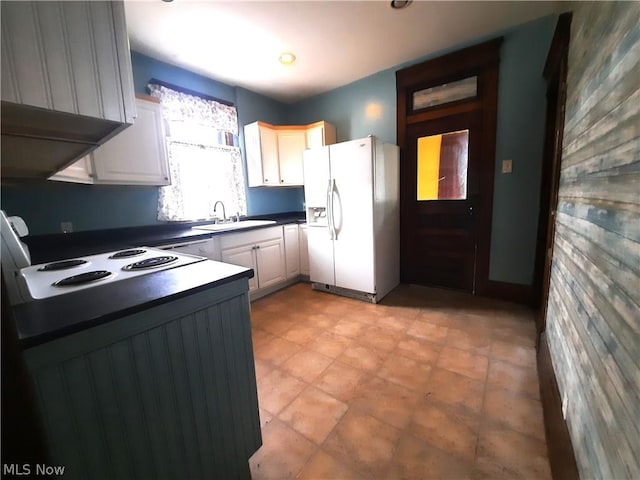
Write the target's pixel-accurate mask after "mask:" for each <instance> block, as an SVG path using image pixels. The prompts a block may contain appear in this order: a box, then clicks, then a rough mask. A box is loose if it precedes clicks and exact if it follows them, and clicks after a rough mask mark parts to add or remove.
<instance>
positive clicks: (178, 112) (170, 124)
mask: <svg viewBox="0 0 640 480" xmlns="http://www.w3.org/2000/svg"><path fill="white" fill-rule="evenodd" d="M148 87H149V90H150V92H151V95H152V96H154V97H156V98H158V99H159V100H160V104H161V105H162V112H163V117H164V120H165V124H166V127H167V128H166V131H167V151H168V155H169V174H170V178H171V185H168V186H166V187H161V188H160V190H159V194H158V220H164V221H181V220H191V221H194V220H206V219H211V218H213V217H214V216H215V214H214V205H215V202H216V201H218V200H220V201H222V202H223V203H224V205H225V207H226V213H227V215H228V216H229V215H235V214H240V215H246V211H247V207H246V205H247V203H246V195H245V187H244V175H243V172H242V157H241V155H240V148H239V147H238V146H237V135H238V114H237V111H236V108H235V107H233V106H228V105H224V104H222V103H218V102H215V101H212V100H205V99H202V98H199V97H195V96H193V95H188V94H186V93H182V92H177V91H175V90H171V89H169V88H167V87H164V86H160V85H155V84H149V85H148Z"/></svg>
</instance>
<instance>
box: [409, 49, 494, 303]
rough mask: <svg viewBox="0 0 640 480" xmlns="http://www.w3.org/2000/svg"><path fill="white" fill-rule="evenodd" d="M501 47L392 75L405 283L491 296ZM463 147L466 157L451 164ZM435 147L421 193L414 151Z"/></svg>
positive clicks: (426, 164)
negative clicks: (490, 274)
mask: <svg viewBox="0 0 640 480" xmlns="http://www.w3.org/2000/svg"><path fill="white" fill-rule="evenodd" d="M501 43H502V38H496V39H493V40H490V41H488V42H484V43H482V44H479V45H475V46H472V47H468V48H465V49H463V50H459V51H457V52H453V53H450V54H447V55H444V56H442V57H438V58H435V59H433V60H429V61H426V62H424V63H421V64H418V65H413V66H411V67H407V68H405V69H402V70H399V71H398V72H396V80H397V82H396V88H397V92H398V96H397V117H398V131H397V139H398V144H399V146H400V179H401V180H400V181H401V192H400V242H401V250H400V278H401V281H402V282H405V283H407V282H408V283H418V284H427V285H434V286H441V287H447V288H455V289H459V290H464V291H469V292H473V293H475V294H478V295H486V294H487V293H488V290H489V255H490V250H491V216H492V215H491V212H492V206H493V181H494V171H495V153H496V149H495V146H496V123H497V107H498V67H499V63H500V45H501ZM460 132H465V133H464V134H461V133H460ZM463 139H465V142H466V153H467V156H466V158H465V157H464V155H463V156H462V158H463V159H464V161H462V160H460V161H458V160H456V161H454V160H453V159H454V158H457V157H458V155H454V153H455V152H456V151H464V148H463V146H462V145H465V143H464V142H462V140H463ZM419 142H421V144H422V145H420V144H419ZM434 142H435V143H437V144H438V155H437V158H436V157H434V155H433V154H430V155H427V158H436V159H435V160H431V161H428V160H427V161H425V162H423V164H422V166H421V167H420V168H421V170H427V172H428V173H426V175H427V178H431V180H430V181H422V180H421V181H420V185H421V189H424V190H426V192H425V191H422V190H421V191H420V192H419V190H418V167H419V166H418V163H419V162H418V158H419V149H427V147H425V145H424V144H432V143H434ZM461 142H462V143H461ZM429 149H431V147H429ZM429 149H427V150H429ZM460 162H462V163H460ZM465 162H466V164H465ZM434 165H436V166H434ZM465 165H466V170H465V168H462V167H464V166H465ZM440 166H442V170H441V169H440ZM465 173H466V175H465ZM454 178H457V179H458V180H457V181H456V182H453V181H452V180H453V179H454ZM425 185H426V186H425ZM429 185H430V186H429Z"/></svg>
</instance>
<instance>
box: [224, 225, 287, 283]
mask: <svg viewBox="0 0 640 480" xmlns="http://www.w3.org/2000/svg"><path fill="white" fill-rule="evenodd" d="M220 256H221V260H222V261H223V262H225V263H231V264H234V265H240V266H242V267H247V268H252V269H253V271H254V274H255V275H254V277H253V278H252V279H251V280H250V281H249V290H250V291H251V292H254V291H257V290H263V289H265V288H269V287H273V286H275V285H277V284H279V283H282V282H285V281H286V280H287V276H286V268H285V253H284V238H283V234H282V227H280V226H278V227H268V228H260V229H256V230H250V231H248V232H240V233H230V234H225V235H221V236H220Z"/></svg>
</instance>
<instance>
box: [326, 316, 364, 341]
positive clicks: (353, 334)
mask: <svg viewBox="0 0 640 480" xmlns="http://www.w3.org/2000/svg"><path fill="white" fill-rule="evenodd" d="M366 328H367V324H366V323H362V322H359V321H356V320H354V319H353V318H352V317H349V318H343V319H342V320H340V321H339V322H338V323H336V324H335V325H334V326H333V327H331V328H330V329H329V330H330V331H331V332H333V333H335V334H336V335H342V336H343V337H349V338H357V337H359V336H360V335H362V334H363V333H364V331H365V330H366Z"/></svg>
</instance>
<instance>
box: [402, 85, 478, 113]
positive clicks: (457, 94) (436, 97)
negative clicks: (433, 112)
mask: <svg viewBox="0 0 640 480" xmlns="http://www.w3.org/2000/svg"><path fill="white" fill-rule="evenodd" d="M477 95H478V77H469V78H465V79H463V80H458V81H457V82H450V83H444V84H442V85H436V86H435V87H431V88H425V89H423V90H418V91H417V92H413V103H412V109H413V110H414V111H415V110H422V109H423V108H429V107H435V106H436V105H444V104H447V103H451V102H457V101H458V100H465V99H467V98H474V97H476V96H477Z"/></svg>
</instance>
